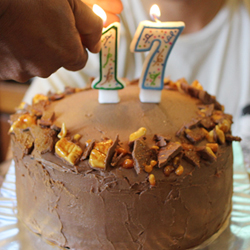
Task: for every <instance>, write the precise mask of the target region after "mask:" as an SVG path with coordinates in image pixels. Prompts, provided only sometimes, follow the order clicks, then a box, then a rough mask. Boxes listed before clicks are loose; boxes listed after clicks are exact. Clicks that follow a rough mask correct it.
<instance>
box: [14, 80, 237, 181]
mask: <svg viewBox="0 0 250 250" xmlns="http://www.w3.org/2000/svg"><path fill="white" fill-rule="evenodd" d="M138 92H139V88H138V86H137V84H135V83H134V84H133V83H131V84H129V85H128V87H127V88H125V89H124V90H122V91H121V102H120V103H119V104H105V105H103V104H102V105H100V104H99V103H98V100H97V99H98V98H97V95H98V93H97V91H95V90H92V89H84V90H83V89H72V88H70V87H67V88H66V89H65V92H64V93H59V94H53V93H49V94H48V95H47V96H44V95H36V96H35V97H34V99H33V104H32V105H27V104H24V103H22V104H21V105H20V107H18V109H17V112H16V114H14V115H12V116H11V128H10V133H11V134H12V136H14V137H15V139H16V142H17V143H19V146H20V147H21V148H22V149H23V156H24V157H25V155H29V154H32V155H33V156H34V157H37V158H41V160H44V161H47V162H50V163H51V164H52V165H53V167H55V168H58V169H61V170H63V171H65V172H72V173H78V174H81V173H88V172H89V171H100V174H101V173H102V172H114V171H116V169H123V171H124V169H125V170H126V171H127V172H128V171H130V172H133V175H135V178H136V176H137V177H138V178H139V176H140V175H141V176H144V177H145V176H147V179H148V180H149V183H150V185H151V186H154V185H155V175H154V174H153V173H154V171H153V170H154V169H159V170H160V172H161V173H162V176H163V177H166V176H167V177H169V176H170V175H175V176H182V175H184V174H185V171H190V168H200V167H201V166H202V165H203V164H212V163H213V162H214V161H216V160H217V156H218V155H219V152H220V150H224V148H225V147H231V145H230V144H231V142H232V141H233V140H237V141H238V140H240V138H239V137H235V136H232V135H231V124H232V116H231V115H228V114H225V113H224V107H223V106H222V105H221V104H219V103H218V102H217V101H216V98H215V97H214V96H211V95H209V94H208V93H207V92H206V91H204V90H203V89H202V87H201V85H200V84H199V83H198V82H197V81H195V82H194V83H192V84H191V85H189V84H188V83H187V82H186V81H185V79H180V80H178V81H177V82H172V81H166V84H165V88H164V90H163V91H162V101H161V103H159V104H154V103H141V102H140V101H139V99H138ZM183 162H185V164H183ZM187 164H188V166H189V167H188V170H187V169H185V168H184V165H185V166H186V165H187ZM128 169H131V170H128ZM139 179H140V178H139Z"/></svg>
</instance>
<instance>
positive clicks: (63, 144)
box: [55, 138, 82, 165]
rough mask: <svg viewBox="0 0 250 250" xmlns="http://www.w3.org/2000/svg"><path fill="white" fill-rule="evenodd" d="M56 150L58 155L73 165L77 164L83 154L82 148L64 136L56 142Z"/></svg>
mask: <svg viewBox="0 0 250 250" xmlns="http://www.w3.org/2000/svg"><path fill="white" fill-rule="evenodd" d="M55 151H56V154H57V155H58V156H60V157H62V158H63V159H65V160H66V161H67V162H69V163H70V164H71V165H75V164H76V163H77V162H78V161H79V159H80V157H81V155H82V149H81V148H80V147H79V146H78V145H76V144H75V143H73V142H71V141H68V140H67V139H66V138H62V139H60V140H59V141H58V142H57V143H56V145H55Z"/></svg>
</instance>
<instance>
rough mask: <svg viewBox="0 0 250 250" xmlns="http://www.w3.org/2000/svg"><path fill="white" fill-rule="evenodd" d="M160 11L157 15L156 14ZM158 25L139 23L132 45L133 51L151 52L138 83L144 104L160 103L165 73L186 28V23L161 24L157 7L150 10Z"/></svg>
mask: <svg viewBox="0 0 250 250" xmlns="http://www.w3.org/2000/svg"><path fill="white" fill-rule="evenodd" d="M157 12H158V13H157ZM150 14H151V16H153V17H154V19H155V22H151V21H142V22H140V24H139V26H138V28H137V30H136V33H135V36H134V38H133V40H132V42H131V45H130V50H131V51H132V52H146V51H149V53H148V55H147V57H146V59H145V61H144V64H143V69H142V74H141V77H140V80H139V85H140V88H141V90H140V100H141V102H149V103H159V102H160V101H161V90H162V89H163V87H164V71H165V68H166V64H167V60H168V57H169V54H170V52H171V50H172V48H173V46H174V44H175V42H176V40H177V38H178V37H179V35H180V33H181V32H182V30H183V29H184V27H185V24H184V23H183V22H160V21H159V20H158V19H157V18H156V17H159V16H160V10H159V8H158V6H157V5H153V6H152V7H151V9H150Z"/></svg>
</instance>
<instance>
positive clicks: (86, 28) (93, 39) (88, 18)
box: [72, 0, 103, 53]
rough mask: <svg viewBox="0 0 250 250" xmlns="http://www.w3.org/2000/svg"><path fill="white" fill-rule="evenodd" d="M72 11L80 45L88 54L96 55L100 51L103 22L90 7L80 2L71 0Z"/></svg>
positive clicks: (79, 0)
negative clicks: (86, 49) (79, 37)
mask: <svg viewBox="0 0 250 250" xmlns="http://www.w3.org/2000/svg"><path fill="white" fill-rule="evenodd" d="M72 10H73V13H74V16H75V25H76V28H77V30H78V32H79V34H80V36H81V40H82V44H83V45H84V46H85V47H86V48H88V50H89V51H90V52H93V53H97V52H99V51H100V49H101V36H102V28H103V22H102V19H101V18H100V17H98V16H97V15H96V14H95V13H94V12H93V11H92V9H91V8H90V7H88V6H87V5H86V4H84V3H83V2H82V1H81V0H73V6H72Z"/></svg>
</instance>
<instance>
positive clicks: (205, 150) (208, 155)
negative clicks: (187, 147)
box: [197, 146, 217, 162]
mask: <svg viewBox="0 0 250 250" xmlns="http://www.w3.org/2000/svg"><path fill="white" fill-rule="evenodd" d="M197 152H198V153H199V154H200V156H201V158H203V159H205V160H207V161H210V162H214V161H216V159H217V157H216V155H215V154H214V152H213V151H212V149H211V148H209V147H206V146H202V147H198V148H197Z"/></svg>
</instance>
